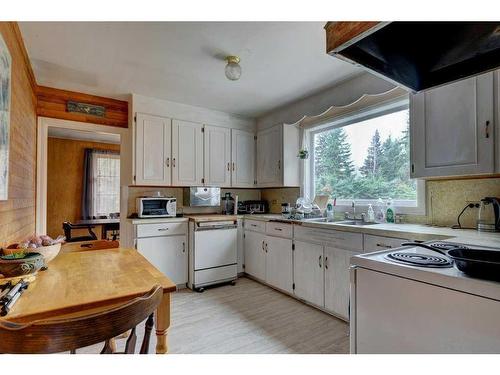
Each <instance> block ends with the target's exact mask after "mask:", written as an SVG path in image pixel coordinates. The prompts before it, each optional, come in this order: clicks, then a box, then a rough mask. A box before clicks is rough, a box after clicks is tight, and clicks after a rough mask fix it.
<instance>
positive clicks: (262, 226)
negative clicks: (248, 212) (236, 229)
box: [245, 219, 266, 233]
mask: <svg viewBox="0 0 500 375" xmlns="http://www.w3.org/2000/svg"><path fill="white" fill-rule="evenodd" d="M245 230H252V231H254V232H262V233H264V232H265V231H266V222H265V221H260V220H249V219H245Z"/></svg>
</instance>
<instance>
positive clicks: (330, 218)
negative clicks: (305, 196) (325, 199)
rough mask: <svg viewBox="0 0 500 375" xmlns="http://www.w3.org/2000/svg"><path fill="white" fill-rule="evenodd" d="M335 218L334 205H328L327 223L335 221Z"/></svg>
mask: <svg viewBox="0 0 500 375" xmlns="http://www.w3.org/2000/svg"><path fill="white" fill-rule="evenodd" d="M333 216H334V212H333V205H332V204H331V203H328V204H327V205H326V221H327V222H331V221H333Z"/></svg>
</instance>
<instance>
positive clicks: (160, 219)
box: [127, 217, 189, 225]
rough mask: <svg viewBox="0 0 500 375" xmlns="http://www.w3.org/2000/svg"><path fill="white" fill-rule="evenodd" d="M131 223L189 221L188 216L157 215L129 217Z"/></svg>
mask: <svg viewBox="0 0 500 375" xmlns="http://www.w3.org/2000/svg"><path fill="white" fill-rule="evenodd" d="M127 220H129V221H130V223H131V224H133V225H137V224H161V223H180V222H183V221H188V220H189V219H188V218H187V217H155V218H153V217H152V218H139V217H136V218H127Z"/></svg>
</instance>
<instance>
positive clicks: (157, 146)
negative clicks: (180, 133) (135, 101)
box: [135, 113, 172, 185]
mask: <svg viewBox="0 0 500 375" xmlns="http://www.w3.org/2000/svg"><path fill="white" fill-rule="evenodd" d="M136 120H137V126H136V133H135V139H136V141H135V155H136V156H135V183H136V184H137V185H170V183H171V157H172V155H171V134H172V120H171V119H169V118H165V117H159V116H151V115H146V114H143V113H138V114H137V118H136Z"/></svg>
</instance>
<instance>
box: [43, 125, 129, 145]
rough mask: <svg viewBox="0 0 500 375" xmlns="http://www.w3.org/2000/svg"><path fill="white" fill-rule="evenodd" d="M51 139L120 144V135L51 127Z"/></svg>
mask: <svg viewBox="0 0 500 375" xmlns="http://www.w3.org/2000/svg"><path fill="white" fill-rule="evenodd" d="M49 137H51V138H63V139H74V140H80V141H90V142H100V143H113V144H120V135H119V134H112V133H99V132H86V131H82V130H74V129H67V128H56V127H53V126H50V127H49Z"/></svg>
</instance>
